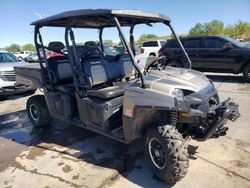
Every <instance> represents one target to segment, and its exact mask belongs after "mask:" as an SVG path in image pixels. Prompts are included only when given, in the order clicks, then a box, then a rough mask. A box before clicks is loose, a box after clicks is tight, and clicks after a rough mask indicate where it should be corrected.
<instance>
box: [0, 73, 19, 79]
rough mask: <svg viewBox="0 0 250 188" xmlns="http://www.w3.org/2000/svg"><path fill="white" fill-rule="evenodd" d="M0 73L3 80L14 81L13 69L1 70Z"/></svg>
mask: <svg viewBox="0 0 250 188" xmlns="http://www.w3.org/2000/svg"><path fill="white" fill-rule="evenodd" d="M1 75H2V77H3V79H4V80H5V81H16V76H15V72H14V71H3V72H2V73H1Z"/></svg>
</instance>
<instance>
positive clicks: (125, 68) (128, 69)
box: [118, 54, 136, 77]
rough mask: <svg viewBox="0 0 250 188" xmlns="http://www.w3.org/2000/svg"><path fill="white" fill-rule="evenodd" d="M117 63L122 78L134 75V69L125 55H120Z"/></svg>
mask: <svg viewBox="0 0 250 188" xmlns="http://www.w3.org/2000/svg"><path fill="white" fill-rule="evenodd" d="M118 62H119V64H121V67H122V73H123V76H124V77H130V76H134V75H135V73H136V71H135V67H134V65H133V64H132V62H131V60H130V57H129V56H128V55H127V54H123V55H120V57H119V60H118Z"/></svg>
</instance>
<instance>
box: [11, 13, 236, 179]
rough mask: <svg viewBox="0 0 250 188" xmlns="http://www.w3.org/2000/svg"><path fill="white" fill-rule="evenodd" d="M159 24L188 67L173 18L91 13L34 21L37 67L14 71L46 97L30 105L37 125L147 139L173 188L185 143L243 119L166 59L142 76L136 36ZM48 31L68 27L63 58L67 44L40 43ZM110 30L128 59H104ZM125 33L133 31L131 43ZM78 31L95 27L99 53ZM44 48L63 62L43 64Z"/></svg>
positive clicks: (183, 169) (184, 161)
mask: <svg viewBox="0 0 250 188" xmlns="http://www.w3.org/2000/svg"><path fill="white" fill-rule="evenodd" d="M154 23H163V24H164V25H166V26H168V27H169V28H170V30H171V31H172V33H173V35H174V36H175V37H176V39H177V41H178V44H179V45H180V48H181V49H182V50H183V53H184V54H185V57H186V58H187V59H188V62H189V63H190V67H191V62H190V60H189V58H188V56H187V54H186V52H185V50H184V48H183V46H182V44H181V42H180V40H179V39H178V37H177V36H176V34H175V32H174V30H173V28H172V26H171V24H170V19H169V18H168V17H166V16H164V15H161V14H153V13H147V12H142V11H139V10H107V9H97V10H89V9H88V10H75V11H69V12H63V13H61V14H57V15H54V16H51V17H48V18H45V19H42V20H39V21H36V22H33V23H32V25H34V26H35V32H34V33H35V46H36V49H37V52H38V56H39V59H40V62H39V65H37V64H32V65H29V66H26V67H17V68H16V69H15V71H16V75H17V80H18V82H20V83H23V84H26V85H27V84H30V85H32V86H35V87H37V88H42V90H43V93H44V95H36V96H32V97H30V98H29V99H28V101H27V113H28V116H29V118H30V120H31V121H32V122H33V124H34V125H35V126H39V127H42V126H47V125H49V124H50V123H51V121H52V119H57V120H62V121H64V122H69V123H71V124H74V125H76V126H80V127H83V128H85V129H88V130H91V131H94V132H96V133H99V134H102V135H105V136H107V137H109V138H112V139H114V140H117V141H120V142H123V143H131V142H132V141H133V140H135V139H137V138H144V139H145V155H146V160H147V161H148V164H149V166H150V167H151V169H152V171H153V172H154V173H155V174H156V176H157V177H158V178H159V179H161V180H164V181H166V182H168V183H171V184H172V183H175V182H177V181H179V180H180V179H181V178H183V177H184V176H185V175H186V173H187V168H188V152H187V147H186V140H189V139H187V138H190V137H191V138H193V139H197V140H206V139H208V138H211V137H218V136H220V135H225V134H226V131H227V129H228V128H227V127H225V124H226V120H227V119H229V120H232V121H235V120H236V119H237V118H238V117H239V116H240V115H239V111H238V105H237V104H236V103H234V102H233V100H232V99H231V98H229V99H228V100H226V101H223V102H220V101H219V97H218V95H217V91H216V89H215V87H214V85H213V83H212V82H211V81H210V80H209V79H207V78H206V77H205V76H204V75H203V74H202V73H200V72H197V71H194V70H191V69H182V68H172V67H168V66H166V67H165V64H164V63H163V62H164V59H165V58H164V57H160V58H156V59H155V60H153V61H152V62H151V63H150V64H149V66H148V68H147V70H146V71H145V73H143V72H142V71H141V70H140V68H139V67H138V64H137V63H136V61H135V58H134V55H135V50H134V37H133V31H134V29H135V27H136V26H137V25H138V24H147V25H152V24H154ZM46 26H47V27H63V28H65V44H66V48H67V54H63V52H62V50H63V49H64V48H65V46H64V44H63V43H62V42H50V43H49V44H48V46H45V45H44V44H43V41H42V36H41V33H40V29H41V28H42V27H46ZM109 27H115V28H117V30H118V33H119V36H120V39H121V41H122V43H123V45H124V47H125V49H126V52H127V54H119V55H116V56H108V55H105V54H104V48H103V40H102V33H103V30H104V29H106V28H109ZM123 27H129V28H130V43H128V41H127V40H126V38H125V34H124V32H123ZM75 28H83V29H86V28H88V29H89V28H92V29H98V30H99V31H100V32H99V43H100V44H98V45H100V46H101V49H99V48H98V45H97V44H96V43H95V42H93V41H88V42H85V44H84V45H77V44H76V40H75V35H74V30H75ZM45 49H47V50H51V51H54V52H57V53H62V54H63V56H58V57H52V58H49V59H47V58H46V57H45V62H44V63H43V61H41V55H40V53H39V52H41V51H43V52H44V51H45ZM43 54H45V53H43ZM163 66H164V67H163Z"/></svg>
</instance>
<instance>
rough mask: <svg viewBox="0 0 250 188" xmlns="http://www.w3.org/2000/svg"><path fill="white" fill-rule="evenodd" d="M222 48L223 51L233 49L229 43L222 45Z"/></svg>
mask: <svg viewBox="0 0 250 188" xmlns="http://www.w3.org/2000/svg"><path fill="white" fill-rule="evenodd" d="M223 48H224V49H231V48H233V46H232V43H230V42H227V43H225V44H224V45H223Z"/></svg>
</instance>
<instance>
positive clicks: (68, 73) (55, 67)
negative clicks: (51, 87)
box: [48, 56, 73, 81]
mask: <svg viewBox="0 0 250 188" xmlns="http://www.w3.org/2000/svg"><path fill="white" fill-rule="evenodd" d="M48 65H49V69H50V70H51V71H52V72H53V73H54V75H55V76H56V79H57V80H58V81H61V80H67V79H73V75H72V69H71V65H70V63H69V60H68V57H66V56H56V57H50V58H49V59H48Z"/></svg>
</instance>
